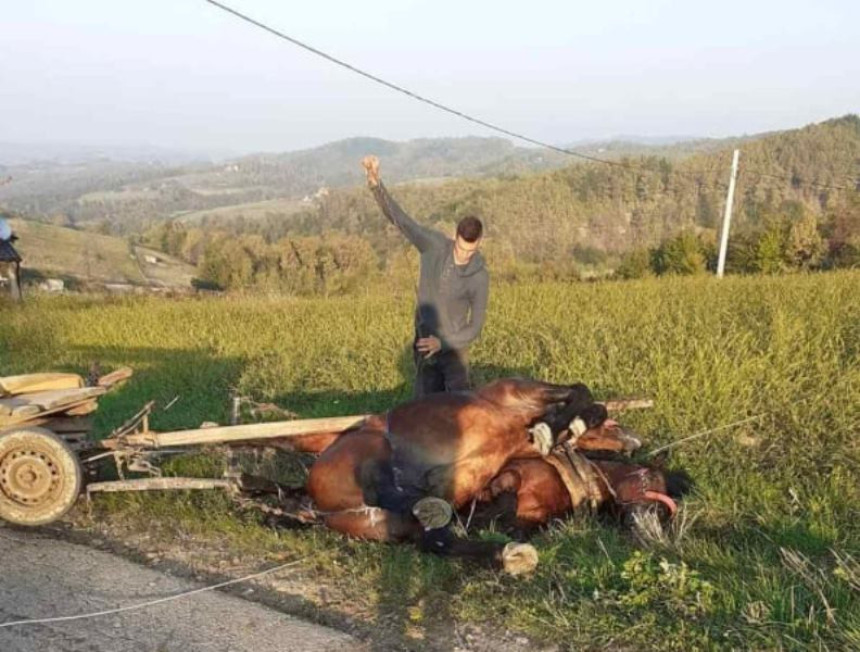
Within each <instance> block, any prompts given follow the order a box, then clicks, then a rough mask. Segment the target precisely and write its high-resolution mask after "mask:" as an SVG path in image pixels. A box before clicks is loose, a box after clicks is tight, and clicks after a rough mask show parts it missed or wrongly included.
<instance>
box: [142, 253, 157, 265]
mask: <svg viewBox="0 0 860 652" xmlns="http://www.w3.org/2000/svg"><path fill="white" fill-rule="evenodd" d="M143 259H144V260H145V261H146V262H147V264H149V265H158V263H160V262H161V261H160V260H158V257H157V256H152V255H150V254H146V255H145V256H144V257H143Z"/></svg>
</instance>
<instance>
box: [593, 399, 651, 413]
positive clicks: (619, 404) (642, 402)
mask: <svg viewBox="0 0 860 652" xmlns="http://www.w3.org/2000/svg"><path fill="white" fill-rule="evenodd" d="M603 404H604V405H605V406H606V410H607V412H623V411H625V410H647V409H649V408H652V407H654V401H653V400H652V399H650V398H616V399H610V400H608V401H604V402H603Z"/></svg>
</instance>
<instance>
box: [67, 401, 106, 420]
mask: <svg viewBox="0 0 860 652" xmlns="http://www.w3.org/2000/svg"><path fill="white" fill-rule="evenodd" d="M98 409H99V402H98V401H87V402H86V403H81V404H80V405H76V406H75V407H72V408H69V409H68V410H64V411H63V414H68V415H69V416H73V417H74V416H83V415H86V414H92V413H93V412H95V411H96V410H98Z"/></svg>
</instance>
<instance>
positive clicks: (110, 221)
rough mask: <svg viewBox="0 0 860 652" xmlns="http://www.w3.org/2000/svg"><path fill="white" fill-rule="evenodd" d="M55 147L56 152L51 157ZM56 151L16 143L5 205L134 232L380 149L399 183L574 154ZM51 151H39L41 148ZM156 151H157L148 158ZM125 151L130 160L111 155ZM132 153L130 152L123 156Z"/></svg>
mask: <svg viewBox="0 0 860 652" xmlns="http://www.w3.org/2000/svg"><path fill="white" fill-rule="evenodd" d="M721 142H722V141H710V140H694V141H689V142H683V143H669V144H657V145H650V144H643V143H637V142H632V141H629V140H627V141H617V142H589V143H578V144H574V145H571V146H570V147H571V148H573V149H574V150H577V151H581V152H583V153H586V154H589V155H593V156H601V157H606V158H613V159H617V158H620V157H623V156H638V155H659V156H666V157H668V158H671V159H679V158H683V157H686V156H690V155H691V154H693V153H695V152H701V151H709V150H712V149H713V148H715V147H718V146H719V143H721ZM54 151H55V150H47V151H46V153H49V152H54ZM64 151H65V150H62V149H60V150H56V155H55V157H54V158H52V159H46V158H40V157H38V156H35V158H27V157H26V156H25V154H26V152H25V151H22V146H20V145H18V146H15V147H14V148H12V150H11V153H10V154H9V155H8V156H6V157H5V158H3V159H0V163H2V162H3V161H5V163H6V164H5V166H4V165H0V173H2V174H3V176H6V175H9V176H11V177H12V178H13V182H12V183H10V184H9V185H7V186H5V187H3V188H0V203H2V204H4V205H6V206H8V207H9V208H10V209H12V210H15V211H18V212H21V213H24V214H27V215H30V216H32V217H35V218H39V219H44V218H50V219H52V220H54V221H55V222H56V221H63V222H65V223H66V224H69V225H76V226H87V225H92V224H93V223H98V224H99V225H100V226H101V225H102V224H105V223H106V224H107V225H108V226H109V227H110V228H111V230H112V231H113V232H114V233H120V234H127V233H132V232H135V231H139V230H141V228H142V226H143V225H145V224H148V223H151V222H153V221H157V220H160V219H167V218H171V217H176V216H178V215H182V214H185V213H189V212H199V211H208V210H212V209H216V208H221V207H225V206H236V205H239V204H251V203H255V202H260V201H270V200H274V199H302V198H303V197H304V196H306V195H312V194H314V193H316V192H317V191H319V189H320V188H339V187H346V186H354V185H356V184H359V183H360V182H361V180H362V177H361V170H360V167H359V165H358V161H359V159H360V158H361V157H362V156H364V155H365V154H369V153H370V154H377V155H378V156H380V157H382V158H383V159H384V160H385V162H386V166H387V170H388V178H389V180H390V181H392V182H395V183H396V182H405V181H415V180H421V179H435V180H440V179H443V180H444V179H447V180H450V179H453V178H461V177H492V176H498V175H510V174H524V173H529V172H536V171H542V170H551V169H557V168H560V167H564V166H566V165H569V164H570V162H571V159H570V157H569V156H567V155H564V154H561V153H559V152H554V151H551V150H545V149H536V148H525V147H516V146H515V145H513V144H512V143H511V142H510V141H507V140H504V139H502V138H477V137H472V138H436V139H419V140H412V141H407V142H402V143H398V142H392V141H387V140H382V139H378V138H350V139H347V140H342V141H338V142H334V143H329V144H326V145H323V146H321V147H316V148H313V149H307V150H302V151H297V152H287V153H281V154H255V155H251V156H244V157H241V158H236V159H231V160H227V161H224V162H220V163H211V162H205V161H194V160H191V158H190V157H186V158H184V159H183V158H181V157H179V156H178V155H175V154H171V153H170V152H166V153H165V152H161V151H159V150H155V151H152V152H148V151H141V152H138V151H137V150H133V151H130V152H128V153H126V154H125V155H123V151H122V150H105V151H104V152H103V153H104V156H99V155H94V153H95V154H98V153H99V152H100V150H92V151H90V152H89V155H87V152H88V150H83V151H79V150H74V153H75V154H76V156H72V155H71V154H63V152H64ZM40 152H42V150H41V149H39V148H35V149H34V151H33V154H34V155H35V154H38V153H40ZM147 155H148V156H147ZM111 156H113V157H121V158H110V157H111ZM123 156H124V157H123Z"/></svg>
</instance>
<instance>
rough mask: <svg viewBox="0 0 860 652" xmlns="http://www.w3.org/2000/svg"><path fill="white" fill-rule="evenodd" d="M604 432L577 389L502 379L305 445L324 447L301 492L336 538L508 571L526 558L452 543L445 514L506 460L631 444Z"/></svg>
mask: <svg viewBox="0 0 860 652" xmlns="http://www.w3.org/2000/svg"><path fill="white" fill-rule="evenodd" d="M606 423H607V413H606V409H605V407H604V406H602V405H600V404H598V403H595V402H594V400H593V398H592V395H591V392H590V391H589V390H588V388H587V387H585V386H584V385H582V384H575V385H570V386H566V385H553V384H550V383H544V382H539V381H534V380H521V379H503V380H498V381H495V382H493V383H490V384H489V385H486V386H485V387H483V388H481V389H479V390H477V391H475V392H468V393H448V394H435V395H430V396H426V397H423V398H420V399H417V400H414V401H411V402H408V403H405V404H403V405H400V406H397V407H395V408H394V409H392V410H391V411H390V412H388V413H387V414H386V415H379V416H376V417H373V418H371V419H369V420H367V421H366V422H365V424H364V425H363V426H362V427H361V428H360V429H359V430H356V431H353V432H349V433H346V434H344V435H342V436H339V437H336V438H326V437H325V436H320V437H317V438H316V439H309V440H308V441H306V442H304V447H305V449H306V450H307V447H308V446H312V445H314V444H316V445H322V446H325V448H324V450H322V452H321V454H320V456H319V458H318V459H317V461H316V462H315V463H314V464H313V466H312V467H311V470H310V475H309V478H308V482H307V492H308V494H309V496H310V498H311V499H312V500H313V503H314V506H315V510H316V513H317V515H318V516H319V517H320V518H321V520H322V521H323V522H324V523H325V525H327V526H328V527H330V528H332V529H334V530H337V531H339V532H342V533H344V534H348V535H350V536H354V537H359V538H363V539H373V540H380V541H398V540H414V541H418V542H420V543H421V544H422V545H423V546H424V547H425V548H427V549H429V550H432V551H434V552H438V553H444V554H453V555H466V556H478V557H485V558H493V559H495V560H497V561H500V562H502V563H503V564H504V565H505V566H506V567H507V568H508V569H511V570H512V569H514V567H515V566H516V562H517V560H518V558H519V556H520V555H522V554H526V553H523V550H522V549H519V550H515V549H514V550H512V549H511V548H508V549H507V550H505V549H504V547H503V546H501V545H500V544H497V543H487V542H470V541H463V540H457V539H455V538H453V537H452V536H451V533H450V531H449V530H448V528H447V527H445V526H446V525H447V522H448V521H449V520H450V516H451V507H453V508H454V509H458V508H461V507H463V506H464V505H466V504H468V503H469V502H470V501H471V500H472V499H473V498H474V497H475V496H476V495H478V494H479V493H480V492H481V491H482V490H483V489H484V488H485V487H487V486H488V485H489V484H490V482H491V481H492V480H493V478H494V477H496V475H498V473H499V472H500V471H501V470H502V469H503V467H504V466H505V465H506V464H507V463H508V462H509V461H510V460H513V459H517V458H520V459H523V458H533V457H539V456H540V455H541V454H542V453H543V454H545V453H548V452H549V450H550V449H551V448H552V446H554V445H555V443H556V441H557V440H558V439H559V437H576V440H577V445H579V446H582V447H593V448H598V449H604V450H605V449H612V450H619V449H624V448H630V447H632V446H634V445H638V442H634V441H632V440H629V439H623V438H621V439H619V432H618V431H617V429H616V430H613V429H612V428H609V430H607V428H606V427H605V424H606ZM609 423H610V424H612V422H609ZM449 506H451V507H449ZM529 555H531V553H527V556H529Z"/></svg>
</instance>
